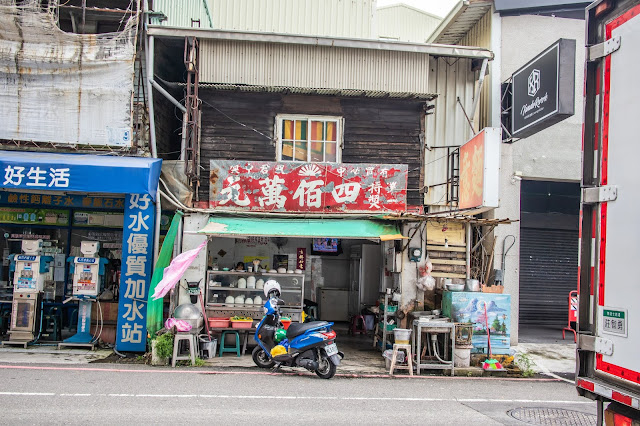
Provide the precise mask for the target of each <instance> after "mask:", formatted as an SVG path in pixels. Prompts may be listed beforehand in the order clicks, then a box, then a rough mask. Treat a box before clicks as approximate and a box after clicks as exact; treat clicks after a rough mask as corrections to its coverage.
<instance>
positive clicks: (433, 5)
mask: <svg viewBox="0 0 640 426" xmlns="http://www.w3.org/2000/svg"><path fill="white" fill-rule="evenodd" d="M458 1H459V0H378V7H383V6H389V5H392V4H398V3H404V4H407V5H409V6H413V7H415V8H417V9H420V10H424V11H425V12H429V13H432V14H434V15H438V16H440V17H445V16H446V15H447V13H449V11H450V10H451V9H452V8H453V6H454V5H455V4H456V3H458Z"/></svg>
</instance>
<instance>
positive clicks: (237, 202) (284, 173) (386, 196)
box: [209, 160, 407, 213]
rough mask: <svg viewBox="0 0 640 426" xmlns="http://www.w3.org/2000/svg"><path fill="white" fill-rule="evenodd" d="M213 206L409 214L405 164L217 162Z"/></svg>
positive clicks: (214, 164) (212, 177) (211, 194)
mask: <svg viewBox="0 0 640 426" xmlns="http://www.w3.org/2000/svg"><path fill="white" fill-rule="evenodd" d="M210 183H211V185H210V189H209V204H210V207H211V208H218V209H225V210H251V211H287V212H305V213H309V212H311V213H313V212H316V213H323V212H403V211H406V208H407V202H406V199H407V166H406V165H404V164H389V165H380V164H340V163H299V162H279V163H276V162H258V161H232V160H211V175H210Z"/></svg>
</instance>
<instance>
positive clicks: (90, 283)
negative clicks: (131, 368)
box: [59, 241, 108, 346]
mask: <svg viewBox="0 0 640 426" xmlns="http://www.w3.org/2000/svg"><path fill="white" fill-rule="evenodd" d="M99 250H100V243H99V242H97V241H82V242H81V243H80V253H82V256H77V257H69V259H67V261H68V262H69V264H70V267H69V269H70V270H69V272H70V273H71V274H72V275H73V297H71V298H70V299H68V300H67V301H69V300H78V301H79V302H78V331H77V333H76V334H74V335H73V336H71V337H69V338H68V339H65V340H64V342H63V343H62V344H60V345H59V346H93V345H94V343H95V341H94V340H95V339H94V337H93V335H91V332H90V330H91V304H92V303H93V302H95V301H96V299H97V297H98V295H99V294H100V288H101V286H102V280H103V278H104V272H105V268H104V265H105V264H106V263H107V262H108V260H107V259H104V258H100V256H98V251H99Z"/></svg>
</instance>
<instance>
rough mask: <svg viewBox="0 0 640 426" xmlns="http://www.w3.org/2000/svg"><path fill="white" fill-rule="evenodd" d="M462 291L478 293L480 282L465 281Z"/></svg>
mask: <svg viewBox="0 0 640 426" xmlns="http://www.w3.org/2000/svg"><path fill="white" fill-rule="evenodd" d="M464 289H465V290H466V291H480V281H478V280H474V279H468V280H466V281H465V284H464Z"/></svg>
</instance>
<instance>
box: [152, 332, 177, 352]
mask: <svg viewBox="0 0 640 426" xmlns="http://www.w3.org/2000/svg"><path fill="white" fill-rule="evenodd" d="M155 342H156V354H157V355H158V358H170V357H171V355H173V334H172V333H164V334H161V335H160V336H158V337H156V338H155Z"/></svg>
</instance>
